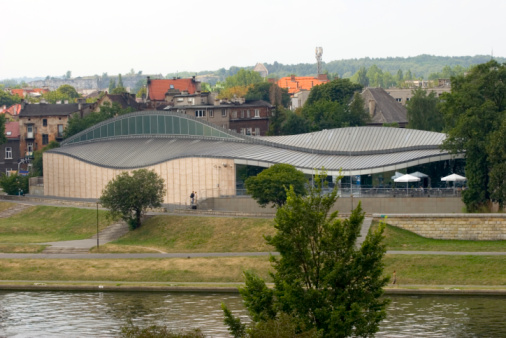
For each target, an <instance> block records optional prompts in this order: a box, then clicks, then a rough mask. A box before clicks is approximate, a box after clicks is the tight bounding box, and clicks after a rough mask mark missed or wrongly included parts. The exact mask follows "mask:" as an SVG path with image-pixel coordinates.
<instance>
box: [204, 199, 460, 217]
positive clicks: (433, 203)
mask: <svg viewBox="0 0 506 338" xmlns="http://www.w3.org/2000/svg"><path fill="white" fill-rule="evenodd" d="M358 201H362V209H364V211H365V212H366V213H367V214H368V215H371V214H380V213H381V214H387V213H399V214H400V213H403V214H408V213H413V214H420V213H431V214H433V213H442V214H443V213H444V214H446V213H461V212H462V210H463V209H464V206H465V205H464V203H463V202H462V200H461V199H460V198H459V197H445V198H442V197H419V198H401V197H399V198H394V197H392V198H387V197H385V198H378V197H366V198H358V197H354V198H353V201H352V200H351V198H349V197H340V198H339V199H338V200H337V203H336V204H335V205H334V209H333V210H339V212H340V213H342V214H349V213H350V210H351V208H352V205H353V206H354V207H356V206H357V203H358ZM199 208H200V209H204V210H209V209H211V210H226V211H236V212H239V211H240V212H246V213H263V214H265V213H272V214H273V215H274V214H275V213H276V208H271V207H269V206H268V207H266V208H261V207H259V206H258V204H257V202H256V201H255V200H254V199H252V198H251V197H249V196H235V197H220V198H208V199H206V200H204V201H201V202H200V203H199Z"/></svg>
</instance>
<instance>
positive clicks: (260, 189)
mask: <svg viewBox="0 0 506 338" xmlns="http://www.w3.org/2000/svg"><path fill="white" fill-rule="evenodd" d="M244 183H245V185H246V191H247V192H248V194H250V195H251V197H252V198H253V199H255V200H256V201H257V202H258V204H259V205H260V206H261V207H262V208H265V206H266V205H267V204H269V203H272V204H273V205H272V207H273V208H274V207H275V206H278V207H280V206H282V205H283V204H285V202H286V198H287V196H286V190H285V189H287V188H288V187H289V186H293V187H294V188H293V189H294V192H295V193H297V194H304V193H305V191H306V189H305V185H306V183H307V180H306V178H305V177H304V173H302V171H299V170H297V169H295V167H294V166H292V165H290V164H285V163H279V164H275V165H273V166H271V167H270V168H268V169H265V170H263V171H262V172H261V173H260V174H258V175H256V176H252V177H250V178H248V179H247V180H246V181H245V182H244Z"/></svg>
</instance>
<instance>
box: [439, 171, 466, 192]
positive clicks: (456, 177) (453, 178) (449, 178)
mask: <svg viewBox="0 0 506 338" xmlns="http://www.w3.org/2000/svg"><path fill="white" fill-rule="evenodd" d="M465 180H467V178H465V177H464V176H460V175H457V174H451V175H448V176H445V177H442V178H441V181H445V182H453V194H455V182H457V181H465Z"/></svg>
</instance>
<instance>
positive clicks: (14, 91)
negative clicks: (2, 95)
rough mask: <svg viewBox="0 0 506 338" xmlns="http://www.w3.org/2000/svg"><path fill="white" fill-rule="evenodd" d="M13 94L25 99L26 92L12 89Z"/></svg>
mask: <svg viewBox="0 0 506 338" xmlns="http://www.w3.org/2000/svg"><path fill="white" fill-rule="evenodd" d="M11 93H12V94H13V95H17V96H19V97H25V90H24V89H19V88H17V89H11Z"/></svg>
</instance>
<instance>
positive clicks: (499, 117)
mask: <svg viewBox="0 0 506 338" xmlns="http://www.w3.org/2000/svg"><path fill="white" fill-rule="evenodd" d="M451 81H452V90H451V93H445V94H443V102H442V104H441V109H442V112H443V115H444V119H445V124H446V128H447V134H448V137H447V138H446V140H445V141H444V143H443V147H444V148H445V149H448V150H450V151H452V152H455V153H456V152H464V154H465V158H466V168H465V169H466V177H467V189H466V190H464V191H463V193H462V198H463V201H464V203H465V204H466V206H467V208H468V210H469V211H476V210H480V209H482V208H487V207H488V203H489V202H490V201H492V202H497V203H499V205H500V206H504V203H505V195H504V191H505V190H506V179H505V178H506V176H505V175H506V174H505V172H506V171H505V170H504V163H505V162H506V158H505V157H504V155H505V153H504V149H505V148H506V138H504V137H503V136H504V133H505V131H504V128H505V125H506V122H505V120H506V64H499V63H498V62H497V61H495V60H491V61H489V62H487V63H484V64H481V65H478V66H476V67H474V68H472V69H471V70H470V71H469V73H468V74H467V75H459V76H456V77H453V78H452V79H451Z"/></svg>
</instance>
